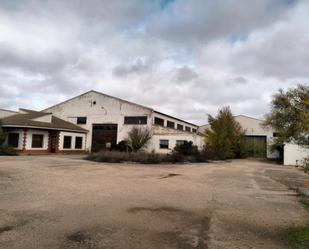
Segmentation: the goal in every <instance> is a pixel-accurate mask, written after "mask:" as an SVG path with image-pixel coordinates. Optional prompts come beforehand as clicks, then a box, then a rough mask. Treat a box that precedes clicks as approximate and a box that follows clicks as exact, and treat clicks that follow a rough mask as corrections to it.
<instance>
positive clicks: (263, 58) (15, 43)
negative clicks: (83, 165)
mask: <svg viewBox="0 0 309 249" xmlns="http://www.w3.org/2000/svg"><path fill="white" fill-rule="evenodd" d="M308 45H309V1H307V0H303V1H302V0H299V1H293V0H250V1H248V0H216V1H215V0H192V1H190V0H174V1H173V0H161V1H160V0H119V1H117V0H113V1H110V0H87V1H86V0H84V1H82V0H66V1H64V0H59V1H57V0H53V1H48V0H42V1H39V0H29V1H27V0H20V1H18V0H1V1H0V108H8V109H13V110H14V109H17V108H18V107H23V108H30V109H35V110H41V109H43V108H46V107H48V106H51V105H53V104H56V103H58V102H60V101H63V100H65V99H67V98H70V97H73V96H76V95H78V94H81V93H83V92H86V91H88V90H91V89H93V90H97V91H102V92H104V93H106V94H110V95H113V96H116V97H120V98H124V99H126V100H130V101H133V102H136V103H139V104H143V105H146V106H149V107H152V108H155V109H156V110H158V111H161V112H165V113H167V114H170V115H175V116H178V117H180V118H184V119H186V120H188V121H191V122H195V123H197V124H203V123H205V122H206V114H207V113H210V114H215V113H216V111H217V110H218V109H219V108H220V107H222V106H227V105H229V106H230V107H231V109H232V111H233V113H234V114H246V115H251V116H254V117H263V115H264V114H265V113H266V112H267V111H268V110H269V102H270V99H271V96H272V94H274V93H275V92H276V91H277V90H278V89H279V88H289V87H294V86H296V85H297V83H308V82H309V80H308V79H309V68H308V66H309V46H308Z"/></svg>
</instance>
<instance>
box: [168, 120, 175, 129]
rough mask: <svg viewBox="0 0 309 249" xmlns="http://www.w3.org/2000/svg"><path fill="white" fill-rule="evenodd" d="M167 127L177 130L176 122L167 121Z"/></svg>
mask: <svg viewBox="0 0 309 249" xmlns="http://www.w3.org/2000/svg"><path fill="white" fill-rule="evenodd" d="M166 126H167V127H169V128H173V129H175V123H174V122H172V121H167V124H166Z"/></svg>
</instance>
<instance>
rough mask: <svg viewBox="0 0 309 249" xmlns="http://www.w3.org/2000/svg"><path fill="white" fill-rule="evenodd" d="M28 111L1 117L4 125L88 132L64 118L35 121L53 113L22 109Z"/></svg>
mask: <svg viewBox="0 0 309 249" xmlns="http://www.w3.org/2000/svg"><path fill="white" fill-rule="evenodd" d="M21 110H22V111H25V112H26V113H18V114H15V115H12V116H9V117H5V118H2V119H0V121H1V125H2V126H3V127H23V128H40V129H48V130H63V131H75V132H83V133H84V132H87V130H85V129H83V128H81V127H79V126H77V125H75V124H72V123H70V122H68V121H65V120H63V119H60V118H57V117H55V116H51V122H41V121H35V120H34V119H36V118H39V117H43V116H45V115H51V113H46V112H37V111H32V110H26V109H21Z"/></svg>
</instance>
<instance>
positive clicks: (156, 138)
mask: <svg viewBox="0 0 309 249" xmlns="http://www.w3.org/2000/svg"><path fill="white" fill-rule="evenodd" d="M161 139H163V140H168V141H169V148H168V149H160V140H161ZM177 140H186V141H192V142H193V144H194V145H197V146H198V148H199V149H202V148H203V145H204V139H203V137H202V136H200V135H198V134H196V133H191V132H184V131H178V130H175V129H171V128H167V127H161V126H154V127H153V136H152V138H151V141H150V144H149V146H148V148H147V149H148V151H151V150H154V151H155V152H158V153H169V152H170V151H171V150H173V149H174V147H175V146H176V141H177Z"/></svg>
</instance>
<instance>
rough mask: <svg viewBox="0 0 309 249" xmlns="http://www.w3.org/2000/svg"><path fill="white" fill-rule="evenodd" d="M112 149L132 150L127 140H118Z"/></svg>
mask: <svg viewBox="0 0 309 249" xmlns="http://www.w3.org/2000/svg"><path fill="white" fill-rule="evenodd" d="M113 149H114V150H116V151H121V152H132V148H131V147H130V144H129V142H128V141H126V140H122V141H120V142H119V143H118V144H117V145H116V146H115V147H114V148H113Z"/></svg>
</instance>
